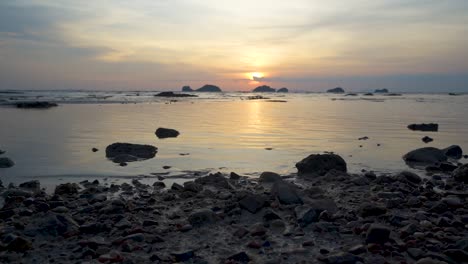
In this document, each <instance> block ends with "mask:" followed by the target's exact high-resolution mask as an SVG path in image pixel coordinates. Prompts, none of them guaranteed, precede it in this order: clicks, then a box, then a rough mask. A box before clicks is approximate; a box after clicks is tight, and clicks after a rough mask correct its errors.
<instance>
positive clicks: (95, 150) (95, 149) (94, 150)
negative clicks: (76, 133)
mask: <svg viewBox="0 0 468 264" xmlns="http://www.w3.org/2000/svg"><path fill="white" fill-rule="evenodd" d="M91 151H93V152H98V151H99V149H97V148H92V149H91Z"/></svg>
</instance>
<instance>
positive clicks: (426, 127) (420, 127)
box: [408, 123, 439, 132]
mask: <svg viewBox="0 0 468 264" xmlns="http://www.w3.org/2000/svg"><path fill="white" fill-rule="evenodd" d="M408 129H411V130H413V131H432V132H436V131H438V130H439V124H434V123H429V124H411V125H408Z"/></svg>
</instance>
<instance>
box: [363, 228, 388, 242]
mask: <svg viewBox="0 0 468 264" xmlns="http://www.w3.org/2000/svg"><path fill="white" fill-rule="evenodd" d="M389 239H390V229H389V228H388V227H385V226H383V225H379V224H371V226H370V227H369V229H368V230H367V234H366V243H367V244H370V243H375V244H384V243H386V242H387V241H388V240H389Z"/></svg>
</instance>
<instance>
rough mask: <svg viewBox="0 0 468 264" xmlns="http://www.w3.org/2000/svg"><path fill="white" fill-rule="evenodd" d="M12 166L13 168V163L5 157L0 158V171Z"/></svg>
mask: <svg viewBox="0 0 468 264" xmlns="http://www.w3.org/2000/svg"><path fill="white" fill-rule="evenodd" d="M13 166H15V163H14V162H13V161H12V160H11V159H10V158H6V157H2V158H0V168H1V169H6V168H11V167H13Z"/></svg>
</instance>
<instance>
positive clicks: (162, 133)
mask: <svg viewBox="0 0 468 264" xmlns="http://www.w3.org/2000/svg"><path fill="white" fill-rule="evenodd" d="M155 134H156V136H157V137H158V138H172V137H177V136H179V134H180V133H179V131H177V130H175V129H172V128H164V127H160V128H158V129H157V130H156V132H155Z"/></svg>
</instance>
